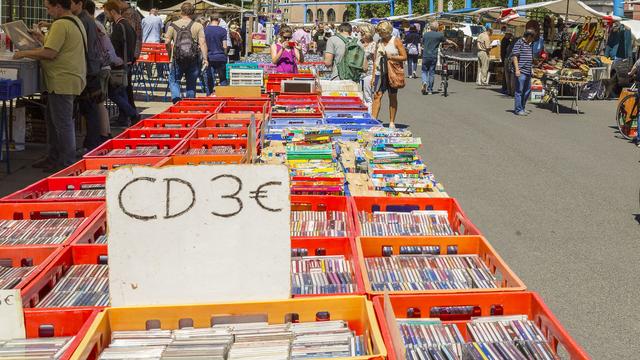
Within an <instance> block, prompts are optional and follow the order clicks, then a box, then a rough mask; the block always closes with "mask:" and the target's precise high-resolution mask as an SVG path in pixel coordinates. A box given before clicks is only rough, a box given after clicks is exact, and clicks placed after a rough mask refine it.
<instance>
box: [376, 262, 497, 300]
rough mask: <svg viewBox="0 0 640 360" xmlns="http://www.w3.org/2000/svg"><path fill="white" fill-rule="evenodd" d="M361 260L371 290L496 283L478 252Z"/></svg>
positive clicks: (476, 286) (481, 286) (490, 285)
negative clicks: (474, 253) (476, 253)
mask: <svg viewBox="0 0 640 360" xmlns="http://www.w3.org/2000/svg"><path fill="white" fill-rule="evenodd" d="M364 261H365V267H366V272H367V276H368V277H369V281H370V283H371V288H372V290H373V291H420V290H447V289H495V288H498V284H499V282H498V280H497V279H496V277H495V276H494V275H493V274H492V273H491V271H490V270H489V268H488V267H487V265H486V264H485V263H484V262H483V261H482V259H480V257H479V256H478V255H392V256H384V257H368V258H365V260H364Z"/></svg>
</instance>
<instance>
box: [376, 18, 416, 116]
mask: <svg viewBox="0 0 640 360" xmlns="http://www.w3.org/2000/svg"><path fill="white" fill-rule="evenodd" d="M376 31H377V32H378V35H380V40H379V41H378V44H377V46H376V55H375V62H374V74H375V76H374V82H373V84H374V85H373V88H374V89H375V94H374V96H373V105H372V109H371V115H372V116H373V117H374V118H376V119H377V118H378V113H380V105H381V102H382V95H384V93H385V92H387V91H388V92H389V127H395V121H396V112H397V111H398V89H395V88H392V87H391V86H390V84H389V71H388V67H387V64H386V63H385V61H384V60H388V61H389V62H395V63H399V64H400V66H402V64H403V63H404V61H405V60H407V51H406V50H405V48H404V45H403V44H402V40H400V38H398V37H395V36H392V33H393V26H391V23H389V22H388V21H383V22H381V23H379V24H378V25H377V26H376ZM402 76H404V71H403V72H402Z"/></svg>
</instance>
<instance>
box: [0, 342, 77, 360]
mask: <svg viewBox="0 0 640 360" xmlns="http://www.w3.org/2000/svg"><path fill="white" fill-rule="evenodd" d="M72 341H73V337H50V338H34V339H13V340H8V341H6V342H2V341H0V359H10V360H17V359H20V360H22V359H25V360H26V359H53V360H56V359H61V358H62V356H63V355H64V353H65V352H66V351H67V349H68V348H69V345H71V342H72Z"/></svg>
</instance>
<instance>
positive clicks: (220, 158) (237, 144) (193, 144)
mask: <svg viewBox="0 0 640 360" xmlns="http://www.w3.org/2000/svg"><path fill="white" fill-rule="evenodd" d="M214 146H232V147H233V148H234V149H244V150H245V152H244V153H243V154H188V151H189V150H191V149H210V148H212V147H214ZM246 149H247V139H196V138H193V139H189V140H186V141H185V142H184V143H183V144H182V145H181V146H180V147H179V148H178V149H177V150H176V152H175V153H174V155H173V158H174V159H176V158H180V159H179V161H172V162H171V163H172V164H174V165H177V164H179V163H181V162H184V163H186V164H201V163H225V164H240V163H244V162H246V160H247V158H248V156H249V155H248V154H247V152H246ZM183 157H184V158H183ZM200 157H204V158H200ZM165 165H169V160H166V161H164V162H162V163H161V164H160V166H165Z"/></svg>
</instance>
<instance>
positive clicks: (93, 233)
mask: <svg viewBox="0 0 640 360" xmlns="http://www.w3.org/2000/svg"><path fill="white" fill-rule="evenodd" d="M106 233H107V211H106V209H103V210H102V211H100V212H99V213H97V214H96V216H95V217H94V218H93V219H91V222H89V223H88V224H87V226H85V227H84V228H83V229H82V231H80V232H78V234H76V235H75V236H74V237H73V239H71V241H70V244H71V245H76V246H84V245H90V246H96V245H98V246H99V245H100V244H96V243H95V242H96V241H97V240H98V238H99V237H100V236H102V235H105V234H106Z"/></svg>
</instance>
